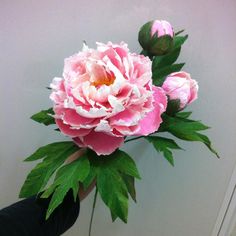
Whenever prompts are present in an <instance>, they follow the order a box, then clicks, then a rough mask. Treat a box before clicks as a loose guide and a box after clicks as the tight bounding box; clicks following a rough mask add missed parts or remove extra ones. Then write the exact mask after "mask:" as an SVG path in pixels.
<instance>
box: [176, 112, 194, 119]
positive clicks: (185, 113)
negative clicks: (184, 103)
mask: <svg viewBox="0 0 236 236" xmlns="http://www.w3.org/2000/svg"><path fill="white" fill-rule="evenodd" d="M191 114H192V112H191V111H185V112H178V113H176V114H175V116H176V117H179V118H188V117H189V116H190V115H191Z"/></svg>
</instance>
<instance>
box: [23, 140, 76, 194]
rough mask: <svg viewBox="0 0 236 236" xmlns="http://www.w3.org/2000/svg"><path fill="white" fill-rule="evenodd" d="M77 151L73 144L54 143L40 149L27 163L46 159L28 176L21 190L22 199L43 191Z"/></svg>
mask: <svg viewBox="0 0 236 236" xmlns="http://www.w3.org/2000/svg"><path fill="white" fill-rule="evenodd" d="M50 147H52V149H51V148H50ZM77 150H78V147H77V146H76V145H75V144H74V143H73V142H61V143H53V144H49V145H46V146H44V147H41V148H39V149H38V150H37V151H36V152H35V153H34V154H33V155H31V156H30V157H29V158H27V159H26V160H27V161H32V160H37V159H40V158H44V159H43V161H42V162H41V163H39V164H37V165H36V167H35V168H34V169H33V170H32V171H31V172H30V173H29V174H28V176H27V178H26V180H25V183H24V184H23V186H22V188H21V191H20V198H24V197H30V196H32V195H35V194H38V193H39V192H40V191H42V190H43V188H44V187H45V186H46V184H47V182H48V180H49V179H50V177H51V176H52V175H53V173H54V172H55V171H56V170H57V168H59V167H60V166H61V165H62V164H63V163H64V161H65V160H66V159H67V158H68V156H70V155H71V154H73V153H74V152H76V151H77Z"/></svg>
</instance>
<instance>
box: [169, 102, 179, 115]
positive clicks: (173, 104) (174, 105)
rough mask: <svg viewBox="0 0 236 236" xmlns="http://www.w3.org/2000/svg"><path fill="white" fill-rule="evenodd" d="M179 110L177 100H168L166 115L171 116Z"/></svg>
mask: <svg viewBox="0 0 236 236" xmlns="http://www.w3.org/2000/svg"><path fill="white" fill-rule="evenodd" d="M179 110H180V100H179V99H173V100H171V99H168V104H167V108H166V114H168V115H170V116H173V115H175V114H176V113H177V112H178V111H179Z"/></svg>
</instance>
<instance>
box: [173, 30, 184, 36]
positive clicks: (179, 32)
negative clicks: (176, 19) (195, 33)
mask: <svg viewBox="0 0 236 236" xmlns="http://www.w3.org/2000/svg"><path fill="white" fill-rule="evenodd" d="M183 32H184V29H182V30H179V31H177V32H176V33H175V36H177V35H179V34H182V33H183Z"/></svg>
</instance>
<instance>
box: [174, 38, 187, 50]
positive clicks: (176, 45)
mask: <svg viewBox="0 0 236 236" xmlns="http://www.w3.org/2000/svg"><path fill="white" fill-rule="evenodd" d="M187 39H188V35H185V36H175V37H174V46H173V48H174V49H176V48H179V47H181V46H182V45H183V44H184V43H185V41H186V40H187Z"/></svg>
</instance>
